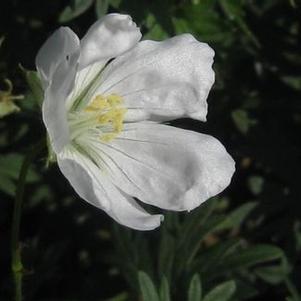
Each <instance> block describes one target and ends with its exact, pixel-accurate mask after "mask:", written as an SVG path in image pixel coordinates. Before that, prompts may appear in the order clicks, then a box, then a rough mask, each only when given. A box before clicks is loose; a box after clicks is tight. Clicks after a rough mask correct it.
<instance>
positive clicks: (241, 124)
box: [231, 110, 257, 134]
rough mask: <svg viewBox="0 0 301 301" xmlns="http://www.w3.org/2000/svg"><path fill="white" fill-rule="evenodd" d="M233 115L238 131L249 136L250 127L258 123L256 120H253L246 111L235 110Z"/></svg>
mask: <svg viewBox="0 0 301 301" xmlns="http://www.w3.org/2000/svg"><path fill="white" fill-rule="evenodd" d="M231 115H232V119H233V121H234V123H235V125H236V127H237V129H238V130H239V131H240V132H241V133H243V134H247V132H248V131H249V129H250V127H251V126H253V125H255V124H256V123H257V122H256V120H254V119H251V118H250V117H249V115H248V112H247V111H244V110H235V111H233V112H232V114H231Z"/></svg>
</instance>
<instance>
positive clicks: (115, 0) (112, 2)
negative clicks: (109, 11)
mask: <svg viewBox="0 0 301 301" xmlns="http://www.w3.org/2000/svg"><path fill="white" fill-rule="evenodd" d="M120 4H121V0H110V5H112V6H113V7H114V8H119V6H120Z"/></svg>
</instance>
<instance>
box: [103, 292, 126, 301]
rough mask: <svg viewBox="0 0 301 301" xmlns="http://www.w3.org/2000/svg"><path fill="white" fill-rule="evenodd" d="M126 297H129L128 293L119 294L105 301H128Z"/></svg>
mask: <svg viewBox="0 0 301 301" xmlns="http://www.w3.org/2000/svg"><path fill="white" fill-rule="evenodd" d="M128 297H129V295H128V293H121V294H118V295H117V296H115V297H113V298H110V299H107V300H106V301H126V300H128Z"/></svg>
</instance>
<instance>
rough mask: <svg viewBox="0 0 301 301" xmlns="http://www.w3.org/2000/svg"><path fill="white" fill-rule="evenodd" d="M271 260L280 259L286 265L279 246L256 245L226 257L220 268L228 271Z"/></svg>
mask: <svg viewBox="0 0 301 301" xmlns="http://www.w3.org/2000/svg"><path fill="white" fill-rule="evenodd" d="M272 260H281V262H282V264H283V266H284V268H285V267H286V260H285V257H284V253H283V251H282V250H281V249H280V248H278V247H275V246H272V245H257V246H253V247H250V248H248V249H245V250H241V251H240V252H239V253H238V254H233V255H231V256H228V257H226V258H225V259H224V261H223V263H222V264H221V265H220V269H223V270H228V271H230V270H234V269H238V268H246V267H250V266H253V265H255V264H258V263H263V262H267V261H272Z"/></svg>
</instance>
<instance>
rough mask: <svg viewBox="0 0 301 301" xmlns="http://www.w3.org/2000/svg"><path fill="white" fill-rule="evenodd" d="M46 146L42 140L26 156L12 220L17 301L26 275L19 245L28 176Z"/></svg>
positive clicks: (12, 250)
mask: <svg viewBox="0 0 301 301" xmlns="http://www.w3.org/2000/svg"><path fill="white" fill-rule="evenodd" d="M44 146H45V141H44V140H42V141H41V142H39V143H38V144H37V145H35V146H34V147H33V148H32V149H31V150H30V151H29V152H28V154H27V155H26V156H25V158H24V160H23V163H22V166H21V170H20V173H19V178H18V185H17V190H16V196H15V204H14V212H13V220H12V233H11V235H12V236H11V252H12V261H11V269H12V273H13V277H14V283H15V301H21V300H22V278H23V274H24V269H23V264H22V260H21V247H20V244H19V234H20V222H21V212H22V203H23V195H24V188H25V183H26V176H27V173H28V169H29V167H30V164H31V162H32V161H33V159H34V157H35V156H36V155H37V154H38V153H39V152H40V151H41V150H42V149H43V147H44Z"/></svg>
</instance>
